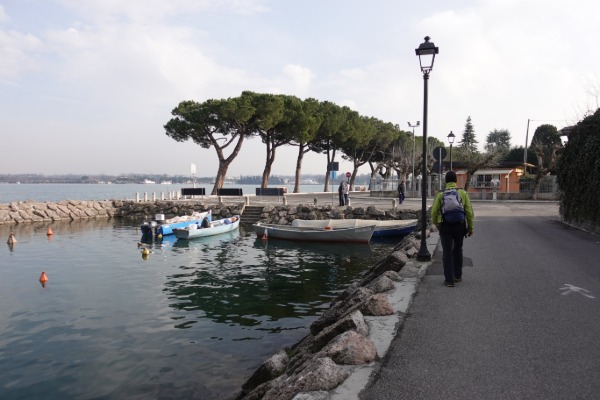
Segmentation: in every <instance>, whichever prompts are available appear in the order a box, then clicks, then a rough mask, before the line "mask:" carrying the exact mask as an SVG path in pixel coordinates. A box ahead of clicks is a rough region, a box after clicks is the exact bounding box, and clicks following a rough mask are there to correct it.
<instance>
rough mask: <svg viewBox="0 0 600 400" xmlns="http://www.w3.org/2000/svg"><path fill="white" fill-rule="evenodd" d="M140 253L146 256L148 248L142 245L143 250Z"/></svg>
mask: <svg viewBox="0 0 600 400" xmlns="http://www.w3.org/2000/svg"><path fill="white" fill-rule="evenodd" d="M142 254H143V255H145V256H147V255H148V254H150V250H148V248H146V247H144V250H142Z"/></svg>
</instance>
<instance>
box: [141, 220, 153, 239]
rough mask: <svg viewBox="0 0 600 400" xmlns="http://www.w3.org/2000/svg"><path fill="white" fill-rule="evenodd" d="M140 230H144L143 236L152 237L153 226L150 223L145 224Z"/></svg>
mask: <svg viewBox="0 0 600 400" xmlns="http://www.w3.org/2000/svg"><path fill="white" fill-rule="evenodd" d="M140 228H141V229H142V235H144V236H145V235H152V226H151V225H150V222H144V223H143V224H142V225H141V226H140Z"/></svg>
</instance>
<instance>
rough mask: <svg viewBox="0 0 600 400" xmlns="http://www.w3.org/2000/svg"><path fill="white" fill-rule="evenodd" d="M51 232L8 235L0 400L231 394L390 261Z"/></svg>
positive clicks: (109, 227)
mask: <svg viewBox="0 0 600 400" xmlns="http://www.w3.org/2000/svg"><path fill="white" fill-rule="evenodd" d="M0 186H8V185H0ZM14 186H23V185H14ZM32 186H37V185H32ZM77 186H79V185H77ZM90 186H100V185H90ZM105 186H108V185H105ZM110 186H117V185H110ZM119 186H120V185H119ZM0 189H1V188H0ZM68 197H71V196H68ZM109 197H112V196H109ZM48 226H49V225H48V224H20V225H10V226H8V225H0V239H1V240H2V243H0V304H1V306H0V371H2V373H1V374H0V399H4V400H6V399H42V398H44V399H159V398H160V399H221V398H226V397H227V396H229V395H231V394H232V393H234V392H235V391H237V390H238V389H239V387H240V385H241V384H242V383H243V382H244V381H245V380H246V379H247V378H248V377H249V376H250V374H251V373H252V372H253V371H254V370H255V369H256V367H257V366H258V365H259V364H260V363H261V362H262V361H264V360H265V359H266V358H267V357H269V356H270V355H272V354H273V353H274V352H275V351H277V350H278V349H280V348H282V347H284V346H287V345H291V344H293V343H295V342H297V341H298V340H299V339H301V338H302V337H303V336H305V335H306V334H307V333H308V328H309V326H310V324H311V323H312V322H313V321H314V320H315V319H316V318H317V317H318V315H319V314H320V313H322V311H323V310H324V309H325V308H328V302H329V301H330V300H331V299H332V297H334V296H335V295H337V293H339V291H340V290H343V289H344V288H345V287H347V285H348V284H350V283H351V282H352V281H353V280H355V279H357V278H358V277H359V276H360V274H361V273H362V272H363V271H364V270H365V269H366V268H367V267H368V266H370V265H372V264H373V262H374V260H375V259H378V258H379V257H380V256H381V255H383V254H384V253H387V252H388V251H389V247H388V246H385V245H380V246H381V247H374V246H373V245H370V246H369V245H353V246H346V245H341V246H339V245H338V246H334V245H322V246H320V245H314V244H313V245H298V244H294V243H288V242H276V241H273V240H272V241H270V242H269V243H268V244H267V245H266V246H265V245H264V244H263V242H262V241H261V240H257V239H256V237H255V235H253V234H251V233H250V232H247V231H245V230H241V231H240V232H236V233H234V234H227V235H220V236H214V237H212V238H203V239H195V240H192V241H187V242H181V241H177V240H176V239H175V238H173V239H171V238H170V237H167V238H166V239H165V240H163V241H162V242H151V243H148V246H149V247H150V248H151V254H150V255H149V256H148V257H147V259H144V258H143V257H142V255H141V251H140V249H139V248H138V242H139V241H140V238H141V236H140V233H139V224H137V223H132V222H121V221H119V220H89V221H77V222H61V223H53V224H51V225H50V226H51V227H52V230H53V232H54V235H53V236H52V237H50V238H48V237H47V236H46V232H47V229H48ZM11 230H12V231H14V232H15V234H16V237H17V240H18V243H16V244H15V245H14V246H12V247H10V246H9V245H7V244H6V238H7V237H8V234H9V232H10V231H11ZM42 271H45V272H46V274H47V276H48V278H49V281H48V282H47V284H46V286H45V287H42V285H41V284H40V283H39V281H38V278H39V276H40V274H41V272H42Z"/></svg>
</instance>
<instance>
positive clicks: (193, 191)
mask: <svg viewBox="0 0 600 400" xmlns="http://www.w3.org/2000/svg"><path fill="white" fill-rule="evenodd" d="M181 195H182V196H205V195H206V189H205V188H181Z"/></svg>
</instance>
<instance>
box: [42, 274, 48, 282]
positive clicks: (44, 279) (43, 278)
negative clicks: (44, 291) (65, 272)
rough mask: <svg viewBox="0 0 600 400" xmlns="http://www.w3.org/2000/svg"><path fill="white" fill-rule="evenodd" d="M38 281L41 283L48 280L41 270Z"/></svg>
mask: <svg viewBox="0 0 600 400" xmlns="http://www.w3.org/2000/svg"><path fill="white" fill-rule="evenodd" d="M40 282H42V283H46V282H48V277H47V276H46V273H45V272H42V275H40Z"/></svg>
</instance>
